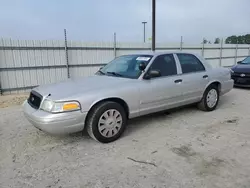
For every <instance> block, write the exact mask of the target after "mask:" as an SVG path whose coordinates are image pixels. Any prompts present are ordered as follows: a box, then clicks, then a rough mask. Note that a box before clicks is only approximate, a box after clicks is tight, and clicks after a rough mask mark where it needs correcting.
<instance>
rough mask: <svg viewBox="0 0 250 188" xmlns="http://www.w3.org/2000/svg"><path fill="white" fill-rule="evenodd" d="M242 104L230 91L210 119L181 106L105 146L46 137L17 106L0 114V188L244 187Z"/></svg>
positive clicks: (249, 146)
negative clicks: (28, 120) (27, 119)
mask: <svg viewBox="0 0 250 188" xmlns="http://www.w3.org/2000/svg"><path fill="white" fill-rule="evenodd" d="M249 99H250V92H249V90H244V89H234V90H233V91H231V92H230V93H228V94H227V95H225V96H223V97H222V98H221V101H220V103H219V106H218V109H217V110H216V111H213V112H201V111H199V110H197V109H196V108H195V107H186V108H183V109H178V110H175V111H171V112H170V113H169V114H168V113H159V114H154V115H150V116H146V117H143V118H138V119H135V120H131V121H130V122H129V125H128V127H127V129H126V131H125V134H124V135H123V136H122V138H121V139H119V140H118V141H116V142H113V143H110V144H100V143H97V142H95V141H94V140H92V139H90V138H89V137H88V136H87V135H86V134H84V135H83V136H82V135H81V134H74V135H69V136H64V137H54V136H50V135H48V134H46V133H43V132H41V131H38V130H37V129H36V128H34V127H33V126H32V125H31V124H29V123H28V122H27V121H26V119H25V118H24V116H23V114H22V110H21V108H20V106H11V107H7V108H1V109H0V117H1V118H0V139H1V143H0V187H1V188H5V187H36V188H40V187H41V188H44V187H48V188H49V187H51V188H52V187H57V188H63V187H66V188H71V187H72V188H73V187H74V188H75V187H81V188H85V187H86V188H88V187H89V188H92V187H93V188H119V187H122V188H123V187H124V188H132V187H142V188H148V187H150V188H162V187H167V188H177V187H183V188H190V187H197V188H200V187H202V188H206V187H209V188H210V187H211V188H216V187H223V188H227V187H232V188H236V187H237V188H243V187H245V188H249V187H250V160H249V159H250V157H249V156H250V115H249V106H250V100H249ZM15 104H18V102H17V103H15ZM19 104H20V103H19Z"/></svg>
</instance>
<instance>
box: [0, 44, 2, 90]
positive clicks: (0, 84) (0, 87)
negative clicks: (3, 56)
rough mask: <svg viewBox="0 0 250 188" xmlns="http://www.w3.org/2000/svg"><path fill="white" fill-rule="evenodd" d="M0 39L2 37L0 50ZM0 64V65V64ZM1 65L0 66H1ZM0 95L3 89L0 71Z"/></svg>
mask: <svg viewBox="0 0 250 188" xmlns="http://www.w3.org/2000/svg"><path fill="white" fill-rule="evenodd" d="M1 41H2V39H1V40H0V50H1V47H3V46H2V44H1ZM1 62H2V61H0V64H1ZM0 66H1V65H0ZM1 67H2V66H1ZM0 95H3V91H2V80H1V72H0Z"/></svg>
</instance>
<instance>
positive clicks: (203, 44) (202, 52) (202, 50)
mask: <svg viewBox="0 0 250 188" xmlns="http://www.w3.org/2000/svg"><path fill="white" fill-rule="evenodd" d="M204 40H205V38H203V39H202V49H201V54H202V57H204V46H205V43H204Z"/></svg>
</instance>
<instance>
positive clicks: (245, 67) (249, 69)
mask: <svg viewBox="0 0 250 188" xmlns="http://www.w3.org/2000/svg"><path fill="white" fill-rule="evenodd" d="M232 70H233V71H234V72H239V73H250V64H238V65H235V66H234V67H232Z"/></svg>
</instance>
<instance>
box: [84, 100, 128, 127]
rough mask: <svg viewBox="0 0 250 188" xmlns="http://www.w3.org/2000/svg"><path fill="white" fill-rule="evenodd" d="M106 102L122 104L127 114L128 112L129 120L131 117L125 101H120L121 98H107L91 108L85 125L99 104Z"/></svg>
mask: <svg viewBox="0 0 250 188" xmlns="http://www.w3.org/2000/svg"><path fill="white" fill-rule="evenodd" d="M105 101H112V102H116V103H118V104H120V105H121V106H122V107H123V108H124V110H125V112H126V115H127V118H128V116H129V108H128V105H127V103H126V102H125V101H124V100H122V99H120V98H116V97H112V98H107V99H103V100H100V101H98V102H97V103H95V104H94V105H93V106H92V107H91V108H90V110H89V112H88V114H87V117H86V119H85V124H86V123H87V120H88V118H89V115H90V114H91V112H92V110H93V109H94V108H95V107H96V106H97V105H98V104H100V103H103V102H105Z"/></svg>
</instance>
